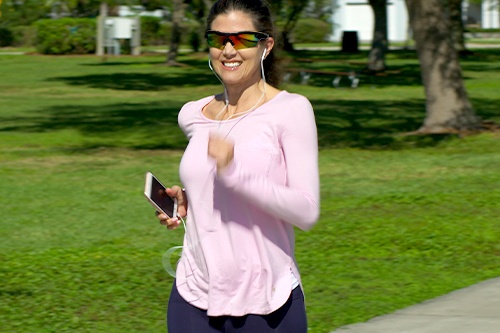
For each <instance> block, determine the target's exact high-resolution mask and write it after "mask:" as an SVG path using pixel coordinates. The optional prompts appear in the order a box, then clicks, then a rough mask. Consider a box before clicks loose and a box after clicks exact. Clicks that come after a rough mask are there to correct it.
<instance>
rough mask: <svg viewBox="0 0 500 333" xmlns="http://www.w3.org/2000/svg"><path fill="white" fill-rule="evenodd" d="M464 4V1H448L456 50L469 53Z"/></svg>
mask: <svg viewBox="0 0 500 333" xmlns="http://www.w3.org/2000/svg"><path fill="white" fill-rule="evenodd" d="M462 2H463V1H462V0H448V6H449V11H450V21H451V36H452V38H453V44H454V46H455V50H457V51H458V52H459V53H468V52H467V50H466V48H465V38H464V21H463V19H462Z"/></svg>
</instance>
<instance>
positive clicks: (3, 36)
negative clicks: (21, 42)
mask: <svg viewBox="0 0 500 333" xmlns="http://www.w3.org/2000/svg"><path fill="white" fill-rule="evenodd" d="M13 43H14V35H13V33H12V30H10V29H9V28H4V27H0V47H5V46H12V45H13Z"/></svg>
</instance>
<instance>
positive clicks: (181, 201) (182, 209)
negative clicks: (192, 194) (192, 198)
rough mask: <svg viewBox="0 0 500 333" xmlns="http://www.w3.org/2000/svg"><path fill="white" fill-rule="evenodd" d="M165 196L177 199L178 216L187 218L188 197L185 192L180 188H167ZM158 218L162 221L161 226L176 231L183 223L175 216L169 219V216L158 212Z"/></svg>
mask: <svg viewBox="0 0 500 333" xmlns="http://www.w3.org/2000/svg"><path fill="white" fill-rule="evenodd" d="M163 195H165V196H169V197H171V198H176V199H177V215H178V216H180V217H182V218H185V217H186V215H187V207H188V206H187V204H188V202H187V196H186V193H185V191H184V190H183V189H182V188H181V187H180V186H177V185H175V186H172V187H167V189H166V191H165V192H164V193H163ZM156 217H157V218H158V219H159V220H160V224H162V225H164V226H166V227H167V229H171V230H172V229H176V228H177V227H178V226H179V225H180V223H181V221H180V219H179V217H177V216H173V217H168V216H167V215H165V214H163V213H160V212H156Z"/></svg>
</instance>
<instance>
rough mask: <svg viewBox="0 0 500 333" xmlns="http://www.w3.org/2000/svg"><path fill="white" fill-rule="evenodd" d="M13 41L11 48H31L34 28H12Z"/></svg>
mask: <svg viewBox="0 0 500 333" xmlns="http://www.w3.org/2000/svg"><path fill="white" fill-rule="evenodd" d="M11 30H12V34H13V36H14V41H13V45H12V46H23V47H32V46H35V41H36V26H17V27H12V29H11Z"/></svg>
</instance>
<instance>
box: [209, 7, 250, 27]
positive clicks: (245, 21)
mask: <svg viewBox="0 0 500 333" xmlns="http://www.w3.org/2000/svg"><path fill="white" fill-rule="evenodd" d="M210 29H212V30H217V31H222V32H238V31H255V26H254V24H253V21H252V17H251V16H250V15H249V14H247V13H244V12H241V11H231V12H228V13H225V14H221V15H219V16H217V17H216V18H215V19H214V20H213V22H212V25H211V27H210Z"/></svg>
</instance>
